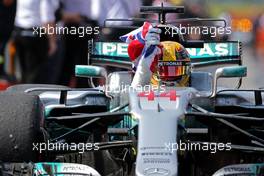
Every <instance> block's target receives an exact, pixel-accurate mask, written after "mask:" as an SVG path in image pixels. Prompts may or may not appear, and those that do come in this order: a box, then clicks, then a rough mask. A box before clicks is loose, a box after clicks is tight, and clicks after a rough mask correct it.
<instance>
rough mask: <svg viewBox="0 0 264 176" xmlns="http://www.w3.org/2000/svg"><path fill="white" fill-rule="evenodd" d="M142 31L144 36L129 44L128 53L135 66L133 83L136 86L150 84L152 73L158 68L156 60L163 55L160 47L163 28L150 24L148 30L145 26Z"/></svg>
mask: <svg viewBox="0 0 264 176" xmlns="http://www.w3.org/2000/svg"><path fill="white" fill-rule="evenodd" d="M144 30H145V31H144ZM141 32H142V33H141V36H142V38H141V39H138V38H135V40H132V41H130V43H129V45H128V55H129V57H130V59H131V60H132V61H133V62H134V66H135V68H134V69H135V76H134V78H133V81H132V85H131V86H132V87H134V88H136V87H137V86H144V85H149V84H150V79H151V76H152V73H153V72H155V70H156V64H155V63H156V62H155V61H156V60H157V58H158V56H159V55H161V48H160V47H159V45H160V33H161V30H160V29H159V28H154V27H151V26H150V27H149V29H147V31H146V28H144V26H143V29H142V31H141ZM144 33H145V34H144Z"/></svg>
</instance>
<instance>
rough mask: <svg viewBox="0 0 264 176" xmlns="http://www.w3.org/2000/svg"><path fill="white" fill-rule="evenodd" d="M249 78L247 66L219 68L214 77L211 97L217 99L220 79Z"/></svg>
mask: <svg viewBox="0 0 264 176" xmlns="http://www.w3.org/2000/svg"><path fill="white" fill-rule="evenodd" d="M245 76H247V67H246V66H230V67H221V68H218V69H217V70H216V72H215V75H214V80H213V85H212V93H211V95H210V97H215V96H216V93H217V81H218V79H219V78H242V77H245Z"/></svg>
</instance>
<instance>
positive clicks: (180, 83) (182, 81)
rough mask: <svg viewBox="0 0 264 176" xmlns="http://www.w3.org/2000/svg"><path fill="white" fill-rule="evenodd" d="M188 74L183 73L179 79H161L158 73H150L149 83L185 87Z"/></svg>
mask: <svg viewBox="0 0 264 176" xmlns="http://www.w3.org/2000/svg"><path fill="white" fill-rule="evenodd" d="M189 78H190V76H189V75H183V76H182V78H181V79H180V80H179V81H163V80H161V79H160V78H159V76H158V74H155V75H152V78H151V81H150V83H151V84H152V85H159V86H161V85H166V86H175V87H187V86H188V85H189V80H190V79H189Z"/></svg>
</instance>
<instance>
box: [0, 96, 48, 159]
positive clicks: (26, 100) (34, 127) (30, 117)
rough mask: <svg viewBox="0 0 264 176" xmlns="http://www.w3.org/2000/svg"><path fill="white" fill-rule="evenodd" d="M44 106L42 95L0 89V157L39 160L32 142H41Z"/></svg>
mask: <svg viewBox="0 0 264 176" xmlns="http://www.w3.org/2000/svg"><path fill="white" fill-rule="evenodd" d="M43 117H44V116H43V110H42V104H41V102H40V100H39V97H38V96H36V95H29V94H25V93H21V92H8V91H4V92H0V161H1V162H29V161H33V162H34V161H37V160H38V151H37V150H33V144H34V143H38V142H40V139H41V126H42V124H43V123H42V122H43Z"/></svg>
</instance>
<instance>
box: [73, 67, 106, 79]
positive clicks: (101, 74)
mask: <svg viewBox="0 0 264 176" xmlns="http://www.w3.org/2000/svg"><path fill="white" fill-rule="evenodd" d="M75 76H77V77H91V78H107V71H106V69H105V68H103V67H99V66H92V65H76V66H75Z"/></svg>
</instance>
